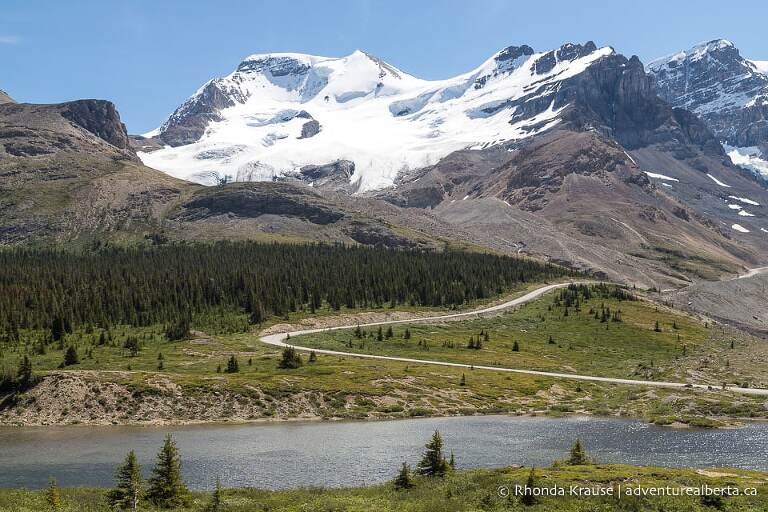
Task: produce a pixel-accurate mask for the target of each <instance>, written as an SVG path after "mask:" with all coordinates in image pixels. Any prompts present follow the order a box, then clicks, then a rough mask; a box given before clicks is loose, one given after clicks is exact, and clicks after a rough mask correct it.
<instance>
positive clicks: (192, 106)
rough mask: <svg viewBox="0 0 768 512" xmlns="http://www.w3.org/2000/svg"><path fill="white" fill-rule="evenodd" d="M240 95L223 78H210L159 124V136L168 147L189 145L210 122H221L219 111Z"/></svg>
mask: <svg viewBox="0 0 768 512" xmlns="http://www.w3.org/2000/svg"><path fill="white" fill-rule="evenodd" d="M237 99H240V100H241V101H242V100H243V98H242V97H241V93H240V92H239V91H238V90H237V89H234V88H231V87H227V85H226V84H225V83H223V82H222V80H211V81H210V82H208V83H207V84H205V85H204V86H203V87H202V89H201V90H200V91H199V92H198V93H197V94H195V95H194V96H192V97H191V98H189V99H188V100H187V101H186V102H184V103H183V104H182V105H181V106H180V107H179V108H177V109H176V110H175V111H174V112H173V114H171V116H170V117H169V118H168V120H166V121H165V123H163V125H162V126H161V127H160V132H161V135H160V137H159V138H160V139H161V140H162V141H163V142H164V143H166V144H168V145H170V146H174V147H175V146H183V145H184V144H191V143H193V142H195V141H197V140H199V139H200V137H202V135H203V133H204V132H205V128H206V126H208V123H210V122H211V121H220V120H221V116H220V115H219V112H220V111H221V110H223V109H225V108H227V107H231V106H233V105H234V104H235V101H236V100H237Z"/></svg>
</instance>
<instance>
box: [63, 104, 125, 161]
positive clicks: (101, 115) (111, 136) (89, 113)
mask: <svg viewBox="0 0 768 512" xmlns="http://www.w3.org/2000/svg"><path fill="white" fill-rule="evenodd" d="M61 115H62V116H63V117H64V118H65V119H69V120H70V121H72V122H73V123H75V124H76V125H78V126H81V127H83V128H85V129H86V130H88V131H89V132H91V133H92V134H94V135H96V136H98V137H99V138H101V139H103V140H105V141H107V142H109V143H110V144H112V145H113V146H115V147H116V148H119V149H125V150H128V149H129V148H130V141H129V139H128V131H127V130H126V128H125V125H124V124H123V123H122V122H121V121H120V114H118V113H117V109H116V108H115V105H114V104H113V103H112V102H110V101H105V100H77V101H70V102H68V103H63V104H61Z"/></svg>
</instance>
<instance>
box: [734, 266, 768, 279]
mask: <svg viewBox="0 0 768 512" xmlns="http://www.w3.org/2000/svg"><path fill="white" fill-rule="evenodd" d="M766 272H768V267H759V268H753V269H750V270H749V272H747V273H746V274H741V275H740V276H739V277H737V278H736V279H744V278H746V277H752V276H756V275H758V274H765V273H766Z"/></svg>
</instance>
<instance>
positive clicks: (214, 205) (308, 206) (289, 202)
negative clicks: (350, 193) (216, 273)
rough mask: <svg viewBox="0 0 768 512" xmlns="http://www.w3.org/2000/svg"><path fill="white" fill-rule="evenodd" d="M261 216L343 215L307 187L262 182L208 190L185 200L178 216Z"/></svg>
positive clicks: (318, 220)
mask: <svg viewBox="0 0 768 512" xmlns="http://www.w3.org/2000/svg"><path fill="white" fill-rule="evenodd" d="M262 215H280V216H287V217H296V218H300V219H303V220H306V221H308V222H311V223H313V224H320V225H325V224H331V223H334V222H337V221H339V220H340V219H342V218H343V217H344V213H343V212H341V211H340V210H337V209H336V208H334V206H333V204H332V203H330V202H328V201H326V200H325V199H323V198H322V197H321V196H320V195H318V194H316V193H314V192H312V191H311V190H310V189H307V188H306V187H297V186H293V185H289V184H285V183H268V182H260V183H235V184H232V185H228V186H226V187H211V188H208V189H205V190H203V191H201V192H199V193H198V194H197V195H196V196H195V197H193V198H192V199H191V200H189V201H187V202H186V203H184V204H183V205H182V207H181V211H180V212H179V213H178V214H177V215H176V216H175V218H176V219H177V220H181V221H188V222H191V221H199V220H204V219H209V218H212V217H220V216H232V217H235V218H256V217H260V216H262Z"/></svg>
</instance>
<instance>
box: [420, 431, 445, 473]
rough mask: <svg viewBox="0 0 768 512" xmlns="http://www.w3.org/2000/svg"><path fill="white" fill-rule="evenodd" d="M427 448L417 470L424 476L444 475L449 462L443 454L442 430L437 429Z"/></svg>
mask: <svg viewBox="0 0 768 512" xmlns="http://www.w3.org/2000/svg"><path fill="white" fill-rule="evenodd" d="M425 448H426V450H425V451H424V456H423V457H422V459H421V462H419V465H418V466H416V472H417V473H418V474H420V475H422V476H444V475H445V472H446V470H447V469H448V463H447V462H446V461H445V457H444V456H443V438H442V436H440V432H438V431H437V430H435V433H434V434H432V438H431V439H430V440H429V442H428V443H427V444H426V445H425Z"/></svg>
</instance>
